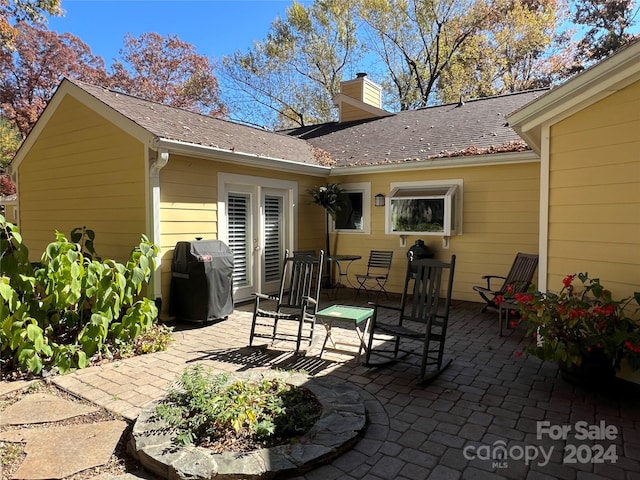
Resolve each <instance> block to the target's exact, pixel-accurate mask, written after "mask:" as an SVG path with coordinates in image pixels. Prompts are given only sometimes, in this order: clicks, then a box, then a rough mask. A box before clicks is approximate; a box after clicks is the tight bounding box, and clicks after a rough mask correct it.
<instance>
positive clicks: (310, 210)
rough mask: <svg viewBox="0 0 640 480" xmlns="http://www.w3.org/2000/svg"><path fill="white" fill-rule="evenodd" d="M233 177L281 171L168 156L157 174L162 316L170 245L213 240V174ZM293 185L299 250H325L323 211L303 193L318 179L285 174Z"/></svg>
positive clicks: (275, 175) (215, 219)
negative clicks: (231, 175)
mask: <svg viewBox="0 0 640 480" xmlns="http://www.w3.org/2000/svg"><path fill="white" fill-rule="evenodd" d="M220 173H233V174H241V175H249V176H256V177H266V178H278V179H281V178H283V174H282V172H278V171H273V170H261V169H258V168H249V167H245V166H235V165H233V164H230V163H227V162H216V161H214V160H203V159H197V158H190V157H184V156H179V155H171V156H170V157H169V163H168V164H167V165H166V166H165V167H164V168H163V169H162V170H161V171H160V246H161V259H162V261H161V263H162V267H161V272H162V297H163V299H165V301H164V302H163V311H164V313H165V314H166V313H167V312H168V307H169V301H168V300H169V295H170V286H171V259H172V257H173V250H174V247H175V244H176V243H177V242H179V241H191V240H193V239H195V238H196V237H202V238H205V239H217V238H218V174H220ZM284 178H285V179H286V180H288V181H294V182H298V195H299V198H298V231H299V232H300V234H299V238H298V247H299V248H304V249H307V248H309V249H311V248H313V249H317V250H319V249H321V248H324V221H323V220H322V218H323V217H322V215H323V213H322V212H323V210H322V209H321V208H319V207H316V206H314V205H311V202H310V197H309V196H308V194H307V193H306V191H307V190H308V189H309V188H311V187H313V186H314V185H324V184H326V182H325V181H324V180H323V179H318V178H314V177H306V176H301V175H293V174H286V175H285V176H284Z"/></svg>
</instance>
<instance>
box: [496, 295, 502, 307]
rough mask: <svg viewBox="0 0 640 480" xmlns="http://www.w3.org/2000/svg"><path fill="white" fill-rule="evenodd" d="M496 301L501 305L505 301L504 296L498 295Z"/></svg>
mask: <svg viewBox="0 0 640 480" xmlns="http://www.w3.org/2000/svg"><path fill="white" fill-rule="evenodd" d="M494 301H495V302H496V303H497V304H498V305H500V304H501V303H504V297H503V296H502V295H496V298H495V299H494Z"/></svg>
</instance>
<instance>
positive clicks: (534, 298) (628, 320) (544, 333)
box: [505, 273, 640, 370]
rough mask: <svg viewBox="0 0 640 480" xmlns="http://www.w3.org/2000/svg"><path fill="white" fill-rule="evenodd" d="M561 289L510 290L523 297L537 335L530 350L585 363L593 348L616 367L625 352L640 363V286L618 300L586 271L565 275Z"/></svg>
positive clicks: (524, 313)
mask: <svg viewBox="0 0 640 480" xmlns="http://www.w3.org/2000/svg"><path fill="white" fill-rule="evenodd" d="M562 284H563V287H562V290H560V292H559V293H557V294H555V293H550V292H549V293H544V294H543V293H541V292H538V291H536V290H535V287H532V288H530V289H529V291H528V292H527V293H512V292H507V294H506V295H505V297H510V298H513V299H515V300H516V301H517V303H518V308H519V311H520V320H521V321H524V322H526V324H527V334H528V335H532V336H533V337H534V338H535V340H536V341H535V344H533V345H532V346H531V347H529V353H531V354H533V355H535V356H536V357H538V358H540V359H542V360H553V361H556V362H559V363H561V364H563V365H565V366H567V367H571V366H572V365H580V364H581V363H582V359H583V358H584V357H585V356H588V355H590V354H598V355H601V356H604V357H605V358H606V359H607V360H608V361H609V362H610V363H611V366H613V367H614V368H615V369H616V370H618V369H619V368H620V362H621V360H622V358H626V359H627V360H628V362H629V365H630V366H631V368H633V369H638V368H640V321H638V319H637V315H636V314H637V313H638V309H637V308H636V309H635V311H633V312H632V311H631V310H634V309H633V308H631V304H632V302H633V303H635V304H637V305H640V292H636V294H635V295H634V296H631V297H628V298H625V299H622V300H614V299H613V298H612V295H611V292H610V291H609V290H606V289H605V288H604V287H603V286H602V285H601V284H600V280H599V279H597V278H594V279H592V278H589V276H588V274H587V273H578V274H574V275H568V276H566V277H565V278H564V279H563V281H562Z"/></svg>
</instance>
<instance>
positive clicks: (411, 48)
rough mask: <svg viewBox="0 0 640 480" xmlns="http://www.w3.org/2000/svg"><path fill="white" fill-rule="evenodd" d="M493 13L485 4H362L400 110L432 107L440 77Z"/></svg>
mask: <svg viewBox="0 0 640 480" xmlns="http://www.w3.org/2000/svg"><path fill="white" fill-rule="evenodd" d="M494 15H495V12H494V9H493V5H491V4H489V3H487V2H484V1H481V0H428V1H420V0H362V5H361V9H360V16H361V18H362V19H363V20H364V21H365V22H366V23H367V25H368V27H369V29H370V31H371V35H372V37H373V38H374V41H372V42H370V44H371V45H372V47H371V48H372V50H373V51H374V52H375V53H376V54H377V55H378V56H379V57H380V58H381V60H382V61H383V62H384V64H385V66H386V68H387V69H388V75H389V78H390V81H391V84H389V85H388V86H389V87H391V88H393V89H395V92H394V93H395V95H394V96H395V98H396V99H397V101H398V104H399V108H400V110H408V109H413V108H419V107H425V106H427V105H429V104H430V103H432V100H433V98H432V97H433V95H434V93H435V91H436V86H437V83H438V80H439V78H440V76H441V75H442V74H443V72H444V71H445V70H446V69H447V68H449V66H450V65H451V63H452V61H453V59H454V58H455V56H456V54H457V53H458V52H459V51H460V50H461V49H462V48H463V47H464V46H465V45H466V44H467V42H469V41H470V40H472V39H473V38H474V36H475V35H476V34H477V33H478V32H479V31H481V30H482V29H484V28H485V27H486V25H487V22H489V21H490V20H491V19H492V18H493V16H494Z"/></svg>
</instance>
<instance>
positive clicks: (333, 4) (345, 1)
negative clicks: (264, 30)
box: [222, 0, 362, 128]
mask: <svg viewBox="0 0 640 480" xmlns="http://www.w3.org/2000/svg"><path fill="white" fill-rule="evenodd" d="M357 3H358V0H325V1H318V2H315V3H314V4H313V5H311V6H309V7H308V8H305V7H304V6H303V5H302V4H300V3H297V2H296V1H294V2H293V4H292V5H291V6H290V7H289V8H288V9H287V13H286V18H285V19H280V18H278V19H276V20H275V21H274V22H273V24H272V25H271V30H270V32H269V34H268V35H267V38H266V40H265V41H264V42H256V43H255V44H254V46H253V48H252V49H250V50H249V51H248V52H246V53H242V52H236V53H234V54H233V55H230V56H227V57H225V58H223V61H222V72H223V75H224V76H225V79H226V80H227V84H226V87H225V88H228V91H229V98H230V100H229V103H230V104H233V107H234V115H235V116H236V117H238V118H239V119H240V120H242V121H244V122H246V123H251V124H262V125H264V124H265V120H264V119H265V118H268V119H269V120H267V121H266V123H267V124H268V126H270V127H275V128H285V127H292V126H304V125H308V124H313V123H319V122H326V121H330V120H333V119H334V118H335V113H336V110H335V107H334V105H333V100H332V99H333V96H334V95H336V94H337V93H338V92H339V91H340V83H341V81H342V79H343V74H344V71H345V69H347V68H348V67H352V66H353V65H354V64H355V63H356V61H357V60H358V58H360V55H361V53H362V52H361V50H360V47H359V43H358V39H357V36H356V32H357V21H356V16H355V13H356V8H354V7H355V5H356V4H357ZM256 106H257V107H258V109H256Z"/></svg>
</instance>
